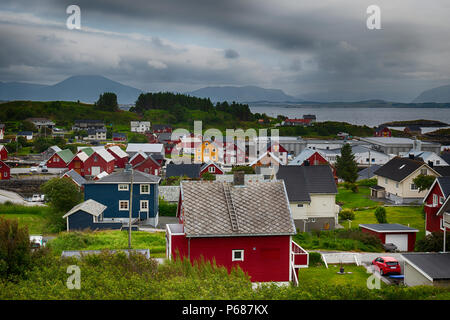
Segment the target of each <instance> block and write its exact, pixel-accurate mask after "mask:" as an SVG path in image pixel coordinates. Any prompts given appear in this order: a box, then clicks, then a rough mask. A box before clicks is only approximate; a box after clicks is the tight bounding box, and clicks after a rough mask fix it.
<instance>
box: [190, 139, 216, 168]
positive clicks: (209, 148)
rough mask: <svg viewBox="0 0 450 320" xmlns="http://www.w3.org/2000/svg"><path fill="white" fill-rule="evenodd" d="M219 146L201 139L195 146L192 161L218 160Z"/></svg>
mask: <svg viewBox="0 0 450 320" xmlns="http://www.w3.org/2000/svg"><path fill="white" fill-rule="evenodd" d="M219 151H220V150H219V147H218V146H217V144H215V143H214V142H211V141H203V142H202V144H201V145H198V146H197V147H196V148H195V155H194V162H197V163H199V162H209V161H213V162H217V161H219Z"/></svg>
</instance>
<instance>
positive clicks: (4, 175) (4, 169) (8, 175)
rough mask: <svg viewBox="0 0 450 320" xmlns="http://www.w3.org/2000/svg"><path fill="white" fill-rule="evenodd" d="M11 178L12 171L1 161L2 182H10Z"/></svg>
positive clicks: (0, 176)
mask: <svg viewBox="0 0 450 320" xmlns="http://www.w3.org/2000/svg"><path fill="white" fill-rule="evenodd" d="M10 178H11V169H10V168H9V166H8V165H7V164H6V163H4V162H3V161H1V160H0V180H9V179H10Z"/></svg>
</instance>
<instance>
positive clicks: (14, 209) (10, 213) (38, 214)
mask: <svg viewBox="0 0 450 320" xmlns="http://www.w3.org/2000/svg"><path fill="white" fill-rule="evenodd" d="M49 210H50V208H48V207H41V206H36V207H27V206H19V205H7V204H2V205H0V217H2V218H5V219H17V220H18V221H19V225H20V226H27V227H28V232H29V233H30V234H42V233H44V228H45V220H46V219H45V215H46V213H47V212H48V211H49Z"/></svg>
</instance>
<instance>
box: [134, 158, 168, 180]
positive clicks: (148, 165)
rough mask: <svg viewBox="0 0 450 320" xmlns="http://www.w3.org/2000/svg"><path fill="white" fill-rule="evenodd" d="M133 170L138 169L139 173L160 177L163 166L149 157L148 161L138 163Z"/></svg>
mask: <svg viewBox="0 0 450 320" xmlns="http://www.w3.org/2000/svg"><path fill="white" fill-rule="evenodd" d="M133 169H136V170H138V171H141V172H144V173H148V174H153V175H155V176H157V175H159V174H160V173H161V165H160V164H159V163H158V161H156V160H155V159H153V158H152V157H151V156H149V157H148V158H147V159H145V160H143V161H141V162H140V163H137V164H136V165H135V166H134V167H133Z"/></svg>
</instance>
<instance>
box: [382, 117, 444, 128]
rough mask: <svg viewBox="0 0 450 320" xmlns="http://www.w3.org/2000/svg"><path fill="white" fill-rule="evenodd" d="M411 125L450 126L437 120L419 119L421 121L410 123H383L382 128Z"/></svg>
mask: <svg viewBox="0 0 450 320" xmlns="http://www.w3.org/2000/svg"><path fill="white" fill-rule="evenodd" d="M410 125H416V126H419V127H436V128H440V127H448V126H449V124H448V123H445V122H441V121H437V120H425V119H419V120H408V121H392V122H386V123H383V124H382V126H386V127H406V126H410Z"/></svg>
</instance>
